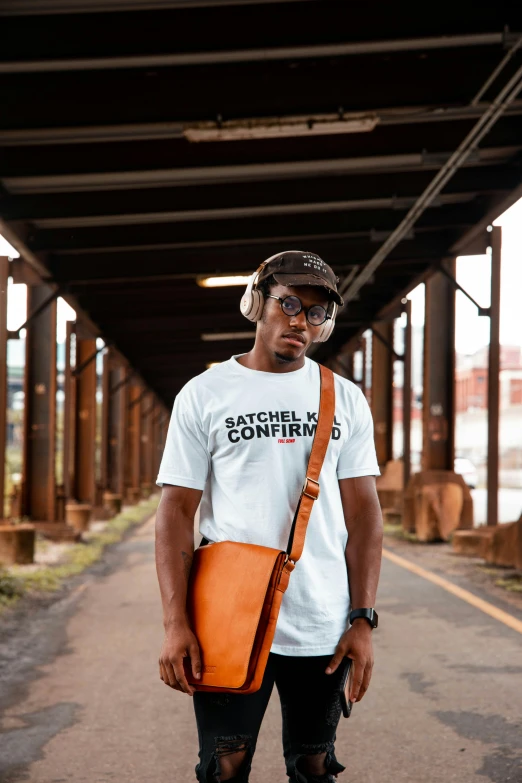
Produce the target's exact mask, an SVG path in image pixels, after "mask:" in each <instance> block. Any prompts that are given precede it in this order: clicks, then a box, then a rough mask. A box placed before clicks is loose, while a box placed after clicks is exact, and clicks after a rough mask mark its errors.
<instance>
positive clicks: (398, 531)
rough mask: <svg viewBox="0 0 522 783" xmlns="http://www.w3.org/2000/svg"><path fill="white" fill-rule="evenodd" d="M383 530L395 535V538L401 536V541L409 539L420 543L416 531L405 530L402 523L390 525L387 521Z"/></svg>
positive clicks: (389, 534)
mask: <svg viewBox="0 0 522 783" xmlns="http://www.w3.org/2000/svg"><path fill="white" fill-rule="evenodd" d="M383 530H384V535H386V536H393V537H394V538H399V539H400V540H401V541H409V542H410V543H411V544H418V543H419V539H418V538H417V536H416V535H415V533H410V532H408V531H407V530H404V529H403V528H402V527H401V525H390V524H388V523H387V524H385V525H384V527H383Z"/></svg>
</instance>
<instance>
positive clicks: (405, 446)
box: [402, 299, 411, 487]
mask: <svg viewBox="0 0 522 783" xmlns="http://www.w3.org/2000/svg"><path fill="white" fill-rule="evenodd" d="M404 311H405V313H406V327H405V329H404V354H403V367H404V375H403V388H402V392H403V400H402V432H403V441H402V460H403V469H404V486H405V487H407V486H408V481H409V480H410V473H411V301H410V300H409V299H408V300H407V302H406V304H405V306H404Z"/></svg>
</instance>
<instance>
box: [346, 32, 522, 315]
mask: <svg viewBox="0 0 522 783" xmlns="http://www.w3.org/2000/svg"><path fill="white" fill-rule="evenodd" d="M521 45H522V37H518V39H517V41H516V43H515V45H514V49H518V48H520V46H521ZM508 59H509V58H507V57H505V58H504V59H503V60H502V63H501V64H500V67H498V66H497V68H495V70H494V71H493V73H492V74H491V75H490V76H489V77H488V79H487V80H486V82H485V83H484V85H483V86H484V87H485V86H486V85H488V86H489V85H490V84H491V82H492V79H493V77H494V80H495V81H496V79H497V77H498V76H499V73H500V70H502V69H503V68H504V66H505V65H506V64H507V62H508ZM521 91H522V65H521V66H520V67H519V68H518V69H517V70H516V71H515V73H514V74H513V75H512V76H511V78H509V79H508V81H507V82H506V83H505V84H504V85H503V87H502V88H501V89H500V91H499V92H498V94H497V95H496V97H495V99H494V100H493V101H492V102H491V104H490V106H489V108H488V109H486V111H485V112H484V113H483V114H482V116H481V117H480V118H479V119H478V120H477V122H476V123H475V125H474V126H473V128H472V129H471V130H470V131H469V133H468V134H467V135H466V137H465V138H464V139H463V140H462V142H461V143H460V144H459V146H458V147H457V149H456V150H455V152H453V154H452V155H451V156H450V157H449V158H448V160H447V161H446V162H445V163H444V165H443V166H441V168H440V169H439V171H438V172H437V174H436V175H435V177H434V178H433V179H432V181H431V182H430V184H429V185H428V187H427V188H426V189H425V190H424V191H423V193H422V194H421V195H420V196H419V198H418V200H417V202H416V204H415V205H414V206H413V207H412V208H411V209H410V211H409V212H408V214H407V215H406V217H404V218H403V220H401V222H400V223H399V225H398V226H397V228H396V229H395V231H393V232H392V233H391V234H390V236H389V237H388V239H386V241H385V242H384V244H383V245H382V246H381V247H380V248H379V250H378V251H377V252H376V253H375V255H374V256H373V258H371V259H370V261H368V263H367V264H366V266H365V267H364V269H363V270H362V271H361V272H360V273H359V275H358V276H357V277H356V278H355V280H354V281H353V282H352V283H351V284H350V285H349V286H347V287H345V288H343V287H341V289H340V292H341V294H343V296H344V300H345V302H350V301H351V300H352V299H353V298H354V297H355V296H356V295H357V293H358V292H359V291H360V289H361V288H362V286H363V285H364V284H365V283H367V282H368V281H369V280H370V278H371V276H372V275H373V274H374V272H375V271H376V269H378V267H379V266H380V265H381V264H382V262H383V261H384V260H385V258H386V257H387V256H388V255H389V254H390V253H391V251H392V250H393V249H394V248H395V247H396V246H397V245H398V244H399V242H401V240H403V239H404V237H405V235H406V234H407V233H408V231H410V230H411V229H412V228H413V226H414V225H415V224H416V223H417V221H418V219H419V218H420V216H421V215H422V214H423V213H424V211H425V210H426V209H427V207H428V206H429V205H430V204H431V203H432V202H433V200H434V199H435V198H436V197H437V196H438V195H439V193H441V191H442V190H443V188H444V187H445V186H446V185H447V183H448V182H449V181H450V180H451V178H452V177H453V176H454V174H455V173H456V172H457V171H458V170H459V168H460V167H461V166H462V165H464V164H465V163H466V161H467V160H469V156H470V154H471V153H473V152H475V151H476V150H477V148H478V145H479V144H480V142H481V141H482V139H483V138H484V137H485V136H486V135H487V134H488V133H489V131H490V130H491V128H493V126H494V125H495V123H496V122H497V121H498V120H499V119H500V118H501V117H502V115H503V114H504V112H505V111H506V110H507V108H508V107H509V106H510V105H511V104H512V103H513V101H515V100H516V98H517V97H518V95H519V93H520V92H521ZM480 92H481V91H479V94H480Z"/></svg>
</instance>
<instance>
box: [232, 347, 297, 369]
mask: <svg viewBox="0 0 522 783" xmlns="http://www.w3.org/2000/svg"><path fill="white" fill-rule="evenodd" d="M237 361H238V362H239V364H242V365H243V367H248V369H249V370H258V371H259V372H275V373H287V372H295V371H296V370H300V369H301V367H304V364H305V355H304V354H303V355H302V356H300V357H299V359H296V360H295V361H294V360H293V361H288V360H285V357H284V356H278V354H271V353H268V351H266V350H265V349H264V347H263V348H262V347H261V346H259V344H258V343H257V342H256V343H255V345H254V347H253V348H252V350H251V351H249V352H248V353H245V354H243V356H240V357H239V358H238V359H237Z"/></svg>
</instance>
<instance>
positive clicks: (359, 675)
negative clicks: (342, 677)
mask: <svg viewBox="0 0 522 783" xmlns="http://www.w3.org/2000/svg"><path fill="white" fill-rule="evenodd" d="M352 668H353V676H352V684H351V686H350V701H352V702H353V701H357V700H358V698H359V691H360V690H361V685H362V683H363V678H364V665H363V664H362V663H361V661H359V660H357V659H354V660H353V663H352Z"/></svg>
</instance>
